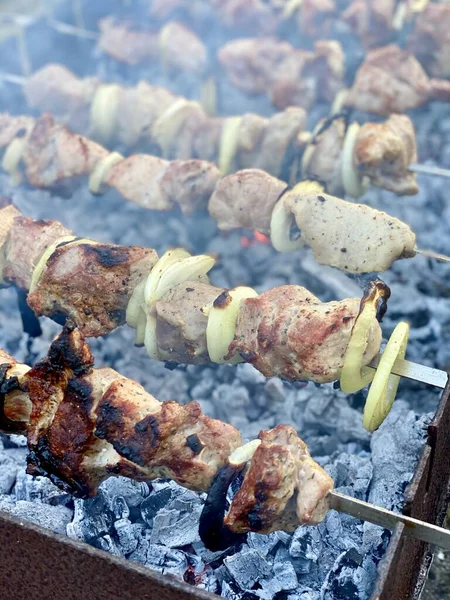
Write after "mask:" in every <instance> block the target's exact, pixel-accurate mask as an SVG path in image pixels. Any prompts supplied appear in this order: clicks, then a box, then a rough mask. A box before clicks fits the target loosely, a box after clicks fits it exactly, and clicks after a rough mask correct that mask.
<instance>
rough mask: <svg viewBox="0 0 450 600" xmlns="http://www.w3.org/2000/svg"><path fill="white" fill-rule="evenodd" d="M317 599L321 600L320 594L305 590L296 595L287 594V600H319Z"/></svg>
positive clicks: (308, 589)
mask: <svg viewBox="0 0 450 600" xmlns="http://www.w3.org/2000/svg"><path fill="white" fill-rule="evenodd" d="M319 598H320V599H322V596H321V594H320V592H315V591H314V590H312V589H310V588H307V589H303V590H302V591H300V592H298V593H296V594H289V596H288V597H287V600H319Z"/></svg>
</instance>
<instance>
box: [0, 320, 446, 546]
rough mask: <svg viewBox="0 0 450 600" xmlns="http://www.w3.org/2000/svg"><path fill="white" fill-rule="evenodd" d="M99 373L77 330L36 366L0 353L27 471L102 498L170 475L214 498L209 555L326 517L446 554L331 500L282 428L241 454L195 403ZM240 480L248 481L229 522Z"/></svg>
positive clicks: (1, 376)
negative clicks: (338, 516) (111, 480)
mask: <svg viewBox="0 0 450 600" xmlns="http://www.w3.org/2000/svg"><path fill="white" fill-rule="evenodd" d="M93 364H94V360H93V356H92V354H91V351H90V349H89V346H88V345H87V343H86V342H85V340H84V338H83V336H82V334H80V332H79V331H78V330H77V329H76V328H75V327H74V326H73V324H71V323H68V324H67V325H66V326H65V328H64V329H63V331H62V333H61V334H60V335H59V336H58V338H57V339H56V340H55V341H54V342H53V343H52V345H51V347H50V350H49V352H48V355H47V356H46V357H45V358H44V359H43V360H41V361H40V362H39V363H37V364H36V365H35V366H34V367H33V368H31V369H30V368H29V367H28V366H26V365H23V364H20V363H17V362H16V361H15V360H14V359H13V358H11V357H10V356H8V355H7V354H6V353H5V352H4V351H2V350H1V349H0V431H4V432H6V433H26V435H27V440H28V448H29V456H28V468H27V471H28V473H30V474H33V475H43V476H46V477H49V478H50V479H51V480H52V482H53V483H55V484H56V485H58V486H59V487H60V488H62V489H64V490H66V491H70V492H71V493H73V494H74V495H76V496H79V497H88V496H93V495H95V493H96V492H97V490H98V487H99V485H100V483H101V482H102V481H104V480H105V479H107V478H108V477H110V476H113V475H123V476H125V477H130V478H133V479H137V480H141V481H149V480H152V479H156V478H158V477H170V478H171V479H173V480H175V481H176V482H177V483H179V484H180V485H182V486H184V487H187V488H188V489H192V490H195V491H207V492H208V497H207V500H206V502H205V507H204V510H203V512H202V515H201V518H200V524H199V532H200V535H201V537H202V539H203V541H204V542H205V544H206V545H207V547H209V548H210V549H211V550H217V549H219V548H224V547H228V546H230V545H232V544H233V543H237V542H239V541H240V540H241V539H242V537H241V536H242V534H245V533H247V532H249V531H256V532H259V533H269V532H271V531H276V530H279V529H284V530H287V531H293V530H294V529H296V528H297V527H298V526H299V525H305V524H308V525H313V524H317V523H319V522H320V521H322V520H323V519H324V518H325V516H326V514H327V512H328V510H329V509H330V508H335V509H336V510H340V511H343V512H347V513H348V514H351V515H354V516H356V517H357V518H363V519H366V520H369V521H372V522H374V523H376V524H379V525H381V526H384V527H387V528H389V529H392V528H393V527H395V525H396V524H397V523H405V524H406V525H407V526H409V527H410V530H411V535H413V536H414V537H416V538H418V539H421V540H424V541H426V542H428V543H434V544H438V545H442V546H443V547H445V548H449V547H450V532H446V531H445V530H443V529H441V528H439V527H436V526H435V525H431V524H427V523H424V522H422V521H418V520H416V519H411V518H410V517H404V516H402V515H397V514H395V513H392V512H391V511H387V510H385V509H381V508H378V507H376V506H374V505H371V504H369V503H366V502H362V501H358V500H355V499H353V498H351V497H348V496H345V495H343V494H341V493H337V492H335V491H334V490H333V480H332V479H331V477H330V476H329V475H328V474H327V473H326V472H325V471H324V470H323V469H322V467H320V466H319V465H318V464H317V463H316V462H315V461H314V460H313V459H312V458H311V455H310V453H309V451H308V448H307V446H306V444H305V443H304V442H303V441H302V440H301V439H300V438H299V437H298V435H297V433H296V431H295V430H294V429H293V428H292V427H290V426H286V425H278V426H277V427H275V428H274V429H272V430H269V431H262V432H261V433H260V435H259V439H257V440H253V441H251V442H248V443H247V444H244V445H242V439H241V436H240V434H239V432H238V431H237V430H236V429H235V428H234V427H233V426H231V425H228V424H226V423H222V422H220V421H218V420H216V419H211V418H209V417H207V416H205V415H203V414H202V412H201V409H200V406H199V405H198V404H197V403H196V402H191V403H189V404H187V405H185V406H181V405H179V404H177V403H176V402H172V401H166V402H159V401H158V400H156V398H154V397H153V396H151V395H150V394H149V393H148V392H146V391H145V390H144V388H142V386H140V385H139V384H137V383H136V382H134V381H133V380H131V379H127V378H125V377H122V376H121V375H120V374H119V373H117V372H116V371H114V370H113V369H109V368H102V369H95V368H94V367H93ZM69 422H70V424H71V426H70V427H67V423H69ZM238 474H242V483H241V486H240V489H239V490H238V492H237V493H236V494H235V496H234V498H233V500H232V501H231V503H230V506H229V508H228V510H227V511H226V514H225V516H224V512H225V510H224V509H225V498H226V492H227V489H228V486H229V484H230V482H231V480H232V479H233V478H234V477H236V476H237V475H238ZM261 490H263V491H264V497H263V496H262V495H261V493H258V492H261Z"/></svg>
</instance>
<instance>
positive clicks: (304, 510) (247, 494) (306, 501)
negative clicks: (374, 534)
mask: <svg viewBox="0 0 450 600" xmlns="http://www.w3.org/2000/svg"><path fill="white" fill-rule="evenodd" d="M259 438H260V439H261V444H260V445H259V446H258V448H257V449H256V452H255V454H254V455H253V458H252V461H251V463H250V467H249V470H248V472H247V473H246V475H245V478H244V481H243V483H242V486H241V487H240V489H239V490H238V492H237V493H236V495H235V497H234V498H233V502H232V503H231V506H230V509H229V510H228V513H227V514H226V516H225V525H227V526H228V527H229V528H230V529H231V530H232V531H235V532H239V533H245V532H248V531H258V532H259V533H270V532H271V531H276V530H277V529H283V530H285V531H294V529H296V528H297V527H298V526H299V525H313V524H316V523H318V522H320V521H322V520H323V519H324V518H325V515H326V513H327V512H328V503H327V496H328V494H329V493H330V491H331V490H332V489H333V480H332V479H331V477H330V476H329V475H328V474H327V473H326V472H325V471H324V470H323V469H322V467H320V466H319V465H318V464H317V463H316V462H315V461H314V460H313V459H312V458H311V456H310V454H309V452H308V448H307V446H306V444H305V443H304V442H303V441H302V440H301V439H300V438H299V437H298V436H297V433H296V431H295V429H293V428H292V427H289V426H287V425H278V426H277V427H275V428H274V429H271V430H270V431H262V432H261V433H260V435H259Z"/></svg>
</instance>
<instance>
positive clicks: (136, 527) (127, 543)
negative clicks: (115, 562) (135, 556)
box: [114, 519, 144, 555]
mask: <svg viewBox="0 0 450 600" xmlns="http://www.w3.org/2000/svg"><path fill="white" fill-rule="evenodd" d="M114 529H115V530H116V534H117V538H118V541H119V545H120V548H121V552H122V554H124V555H127V554H131V553H132V552H134V551H135V550H136V548H137V546H138V543H139V536H140V534H141V533H142V531H143V529H144V526H143V525H141V524H140V523H132V522H131V521H130V520H129V519H118V520H117V521H116V522H115V523H114Z"/></svg>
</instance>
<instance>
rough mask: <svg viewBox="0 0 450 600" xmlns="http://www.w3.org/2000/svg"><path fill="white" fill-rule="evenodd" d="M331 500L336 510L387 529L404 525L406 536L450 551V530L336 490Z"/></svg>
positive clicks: (332, 506)
mask: <svg viewBox="0 0 450 600" xmlns="http://www.w3.org/2000/svg"><path fill="white" fill-rule="evenodd" d="M329 500H330V507H331V508H334V510H337V511H339V512H343V513H346V514H348V515H351V516H352V517H356V518H357V519H361V520H363V521H369V522H370V523H374V524H375V525H380V527H384V528H385V529H395V527H396V525H398V524H399V523H403V525H404V526H405V529H404V533H405V535H408V536H409V537H413V538H416V539H418V540H421V541H422V542H427V543H428V544H433V545H435V546H440V547H441V548H444V549H445V550H450V530H448V529H444V528H442V527H438V526H437V525H432V524H431V523H426V522H425V521H419V520H418V519H413V518H412V517H406V516H405V515H400V514H397V513H394V512H392V511H391V510H387V509H385V508H381V507H379V506H375V505H374V504H369V503H368V502H364V501H363V500H357V499H356V498H352V497H351V496H345V495H344V494H341V493H339V492H336V491H334V490H333V491H332V492H330V494H329Z"/></svg>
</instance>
